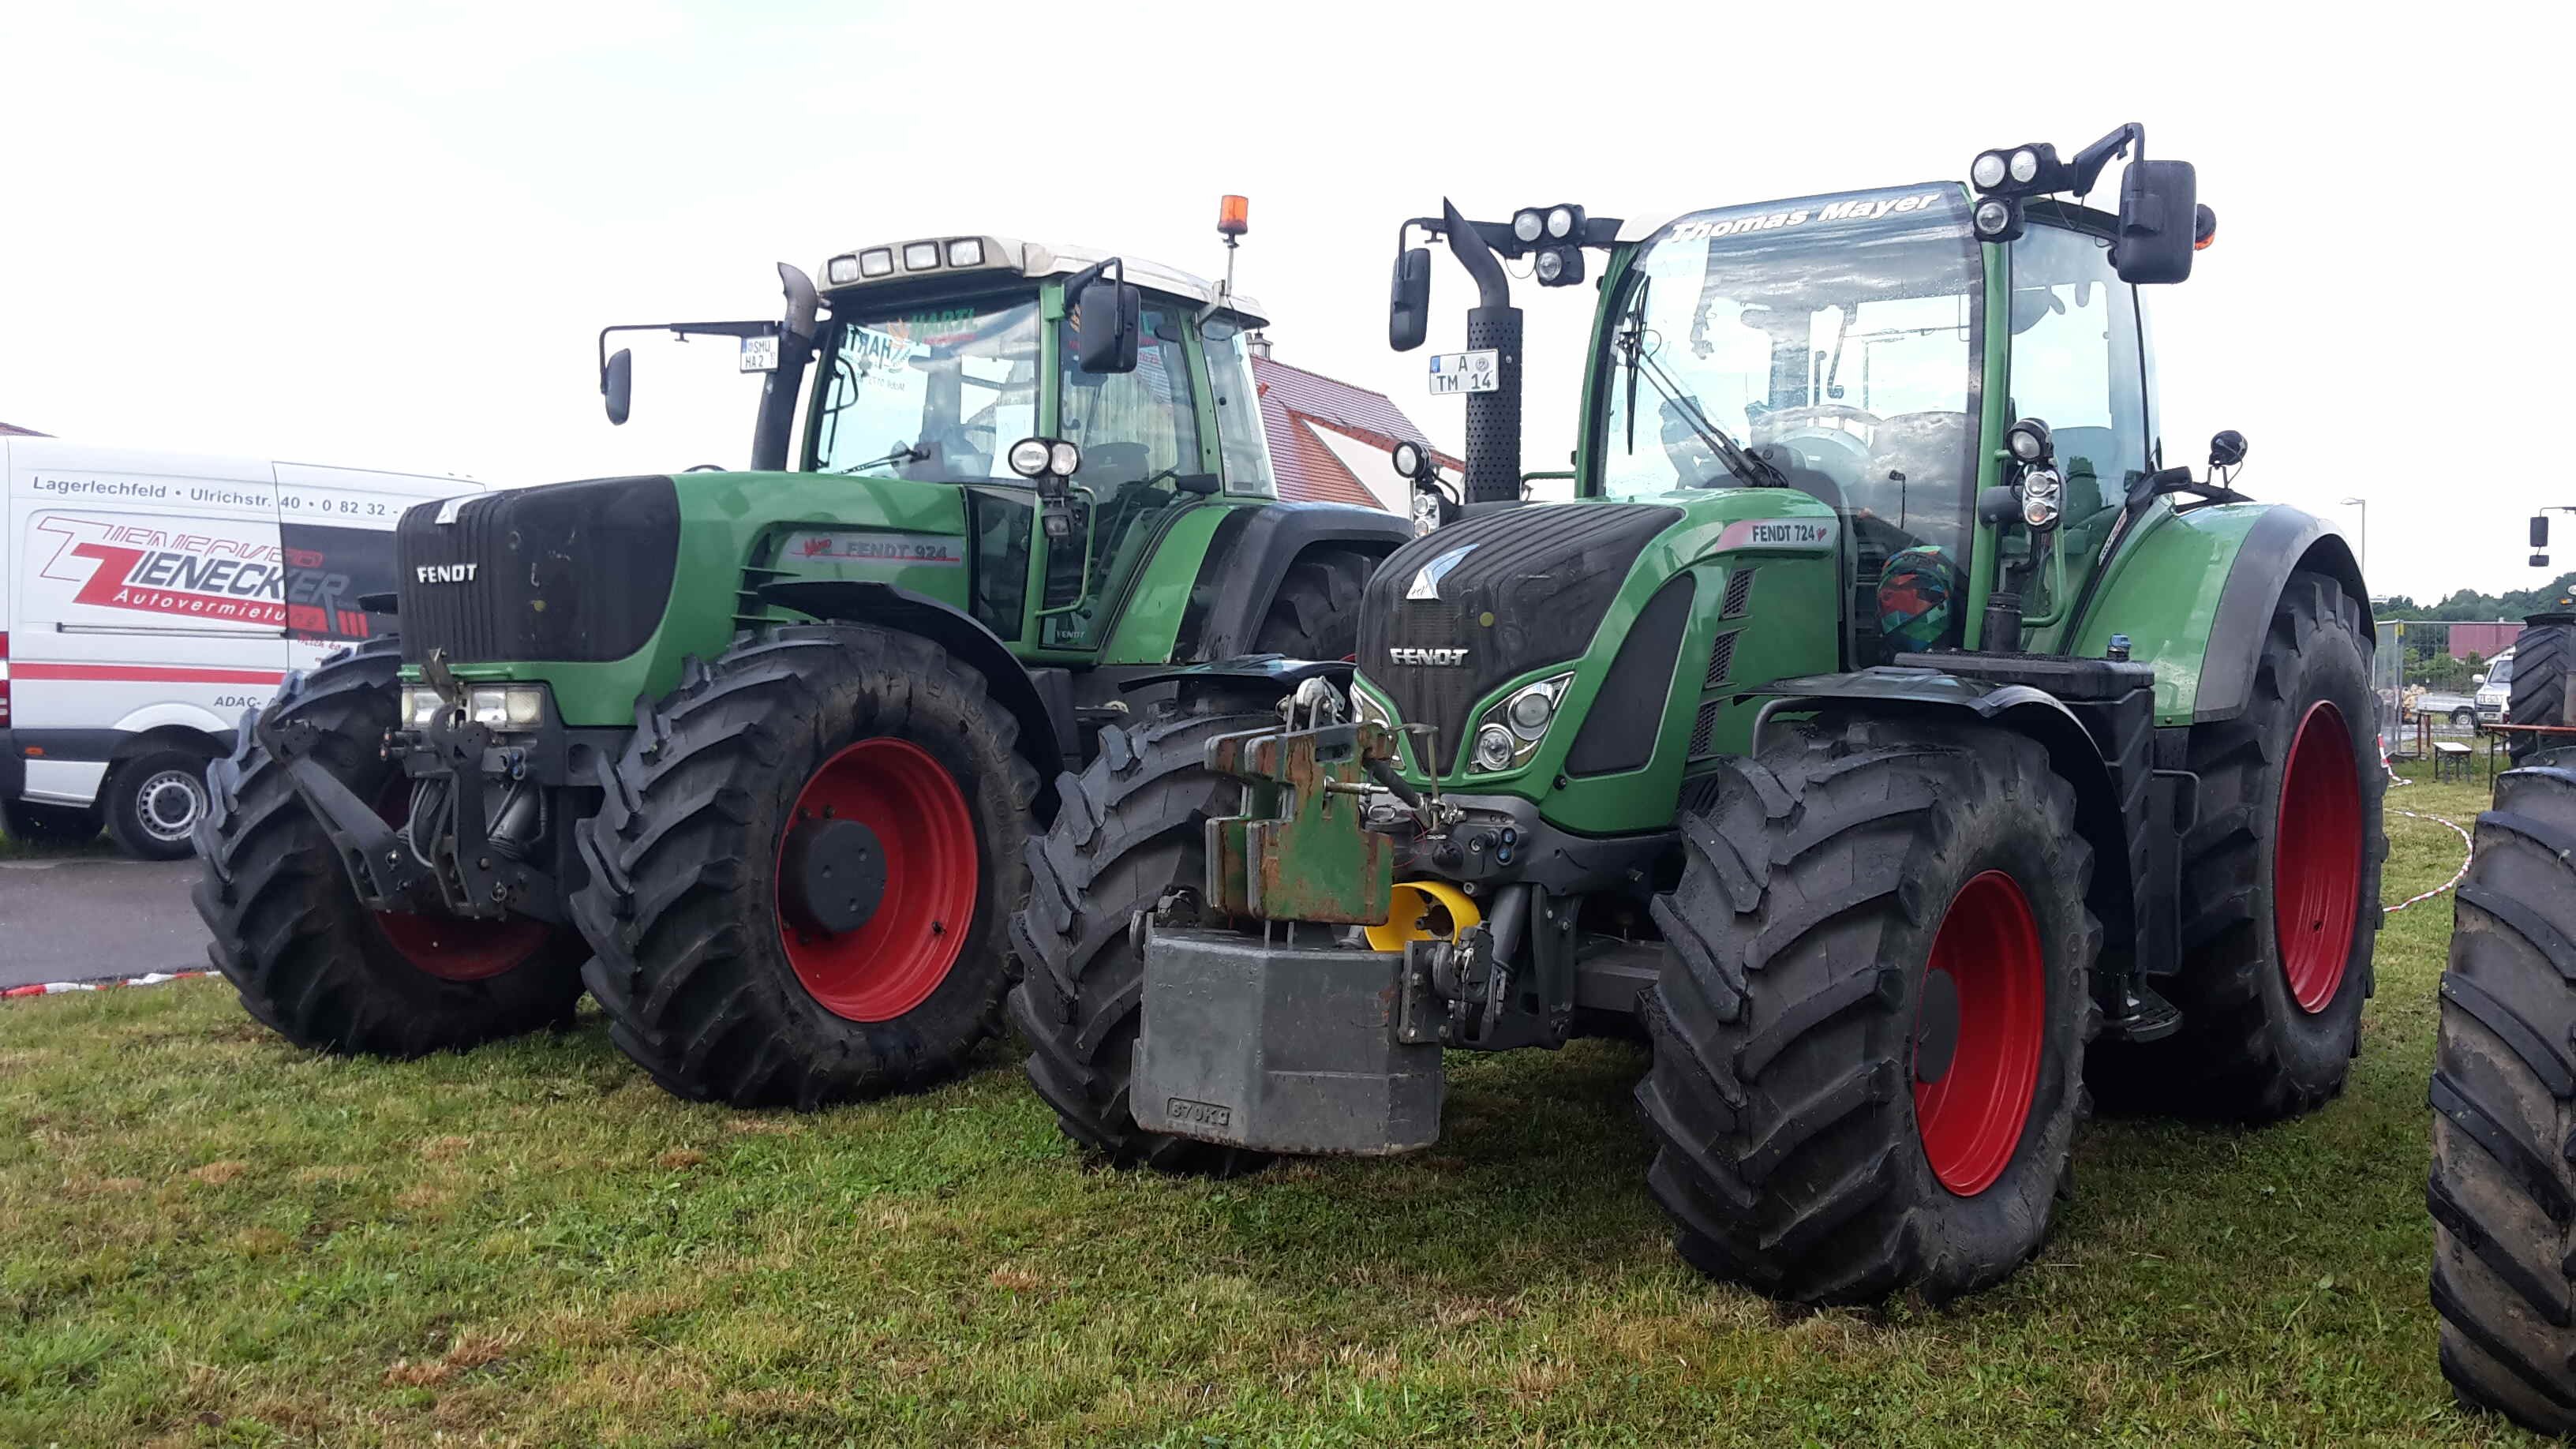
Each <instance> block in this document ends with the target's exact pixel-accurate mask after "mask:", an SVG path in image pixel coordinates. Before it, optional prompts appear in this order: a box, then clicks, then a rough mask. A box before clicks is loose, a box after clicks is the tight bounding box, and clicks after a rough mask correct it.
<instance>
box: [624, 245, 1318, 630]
mask: <svg viewBox="0 0 2576 1449" xmlns="http://www.w3.org/2000/svg"><path fill="white" fill-rule="evenodd" d="M781 273H782V277H784V278H785V280H786V282H787V293H788V299H789V305H788V316H787V319H786V320H785V321H784V322H783V323H729V324H680V325H677V326H673V327H671V328H670V329H668V330H670V331H673V332H677V333H699V332H715V333H721V334H727V335H737V336H742V337H743V338H744V339H745V340H744V344H743V358H744V361H743V367H744V369H745V370H747V371H754V370H757V371H765V372H768V373H769V374H770V382H769V385H768V388H767V389H766V391H765V394H764V397H763V401H762V409H761V420H760V423H759V426H758V428H757V430H756V432H755V437H754V445H753V450H754V454H755V458H754V462H753V466H754V468H755V469H760V470H788V469H793V470H795V471H799V472H804V473H812V474H821V475H828V476H839V477H849V478H866V479H873V480H886V481H890V482H895V483H910V484H922V485H931V486H934V487H936V488H937V489H939V490H940V491H941V492H943V493H944V492H946V491H949V490H956V491H958V492H962V494H963V495H964V500H965V508H966V512H967V518H966V534H965V537H964V538H963V539H962V540H961V539H957V538H954V537H947V536H941V537H936V538H926V539H923V540H917V541H915V542H914V543H911V544H908V543H907V542H906V541H905V540H902V539H900V538H870V539H867V540H864V541H863V542H864V546H865V547H867V548H869V549H874V550H882V549H888V548H893V549H902V548H905V547H914V546H917V547H918V548H919V549H921V550H923V551H924V552H922V553H921V555H920V557H919V561H920V562H922V563H925V564H932V565H937V566H941V567H945V568H951V569H953V568H956V567H957V566H958V565H961V564H962V565H964V566H965V570H966V573H967V574H968V575H969V577H970V578H971V586H970V589H969V594H970V608H971V612H972V614H973V616H974V617H975V618H976V619H977V621H978V622H980V623H982V624H983V625H984V626H985V627H987V628H988V629H990V630H992V632H993V633H994V635H995V636H996V637H998V638H999V639H1001V640H1002V641H1004V642H1005V643H1008V644H1011V645H1013V646H1015V647H1018V648H1021V649H1024V650H1026V651H1027V652H1029V653H1031V654H1038V655H1064V656H1069V655H1091V654H1094V653H1096V652H1097V651H1098V650H1099V649H1100V648H1101V647H1102V646H1103V645H1104V643H1106V642H1107V641H1106V635H1107V632H1108V625H1109V623H1110V621H1111V620H1112V619H1113V618H1114V617H1115V615H1116V612H1117V604H1118V601H1119V599H1120V598H1121V597H1122V596H1123V594H1124V593H1125V591H1126V590H1127V588H1128V587H1129V585H1130V584H1131V583H1132V582H1133V580H1134V578H1135V576H1136V573H1137V570H1138V569H1139V567H1140V566H1141V564H1142V563H1143V561H1144V559H1145V558H1146V557H1147V556H1148V555H1149V554H1150V553H1151V551H1152V549H1153V546H1154V544H1155V542H1156V541H1157V540H1158V539H1159V538H1160V537H1161V536H1162V534H1163V532H1164V530H1165V528H1166V527H1167V526H1168V525H1169V524H1170V522H1171V521H1172V520H1173V519H1174V517H1175V516H1176V515H1178V514H1179V513H1182V512H1184V511H1187V510H1189V509H1191V508H1194V507H1196V506H1199V505H1200V504H1202V503H1205V502H1206V501H1208V500H1210V499H1212V498H1224V499H1231V500H1240V501H1257V500H1267V499H1271V498H1274V497H1276V495H1277V487H1276V484H1275V482H1274V480H1273V476H1272V473H1271V467H1270V454H1269V446H1268V443H1267V442H1266V440H1265V437H1264V434H1263V432H1262V427H1261V414H1260V403H1259V400H1258V397H1257V395H1256V394H1255V391H1254V386H1253V381H1252V365H1251V342H1252V340H1253V339H1254V338H1255V336H1256V335H1257V333H1258V330H1259V329H1260V328H1261V327H1262V326H1263V325H1264V324H1265V318H1264V317H1263V316H1262V315H1261V312H1260V304H1259V303H1257V302H1254V301H1252V300H1251V299H1249V298H1245V297H1240V296H1237V295H1235V294H1234V292H1233V290H1232V287H1231V285H1230V283H1214V282H1209V281H1206V280H1204V279H1202V278H1199V277H1196V276H1193V275H1191V274H1189V273H1187V272H1184V271H1180V270H1178V269H1175V268H1169V267H1163V266H1159V265H1156V264H1154V263H1151V262H1146V261H1129V260H1126V259H1123V258H1120V257H1117V256H1110V255H1104V254H1100V253H1095V252H1091V251H1087V250H1084V249H1081V248H1075V247H1057V246H1049V245H1045V244H1042V243H1037V242H1029V241H1022V240H1018V239H1015V238H1010V237H1001V236H991V235H975V236H945V237H929V238H920V239H915V240H910V241H902V242H893V243H888V244H885V245H881V246H867V247H860V248H856V249H854V250H851V251H848V252H844V253H841V254H840V255H837V256H834V257H832V258H830V259H829V260H828V261H826V262H825V263H824V266H823V276H824V279H825V282H824V286H823V287H822V288H821V289H820V290H819V292H816V291H814V290H813V289H812V288H811V284H810V283H809V282H807V281H806V279H805V277H804V274H803V273H801V272H795V270H794V269H793V268H782V269H781ZM789 273H794V275H792V276H790V275H788V274H789ZM1086 319H1087V320H1088V322H1089V325H1088V326H1086V325H1085V324H1086ZM609 330H610V331H618V330H623V329H617V328H612V329H609ZM650 330H659V329H650ZM788 335H796V336H800V337H801V338H802V339H804V342H805V345H804V346H802V347H796V346H784V347H782V346H781V343H780V339H781V338H782V337H784V336H788ZM606 336H607V334H606V333H603V334H602V339H603V348H604V346H605V338H606ZM809 359H810V360H811V361H812V362H813V363H818V364H819V365H817V366H813V368H812V376H811V377H810V378H801V376H800V374H801V372H802V370H803V369H804V368H805V367H806V366H807V365H808V360H809ZM631 368H632V362H631V360H630V358H629V355H628V354H627V353H626V352H624V351H620V352H618V353H616V354H614V355H613V356H607V357H605V358H604V359H603V362H602V378H603V383H602V386H603V391H604V392H606V393H607V394H608V396H609V398H610V416H611V418H612V420H618V421H622V420H623V416H624V411H625V409H624V407H623V406H622V403H623V400H624V397H625V395H626V389H627V387H628V386H629V384H628V382H627V381H626V379H627V376H628V375H629V373H630V371H631ZM800 404H801V407H800ZM791 419H792V420H793V422H794V423H795V424H797V425H798V426H794V427H791V426H790V420H791ZM791 439H792V441H791ZM1027 443H1035V444H1037V445H1038V446H1037V447H1036V448H1034V449H1031V450H1020V451H1017V452H1015V445H1019V444H1027Z"/></svg>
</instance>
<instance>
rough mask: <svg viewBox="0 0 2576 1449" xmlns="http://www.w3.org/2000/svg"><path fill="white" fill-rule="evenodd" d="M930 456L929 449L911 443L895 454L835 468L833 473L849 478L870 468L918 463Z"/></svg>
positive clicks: (897, 450)
mask: <svg viewBox="0 0 2576 1449" xmlns="http://www.w3.org/2000/svg"><path fill="white" fill-rule="evenodd" d="M929 456H930V450H929V449H928V448H917V447H914V446H913V445H912V444H910V443H906V444H904V445H903V446H902V447H900V448H897V449H895V450H894V451H893V452H891V453H888V454H886V455H885V456H884V457H882V458H870V459H869V460H867V461H866V462H864V463H852V464H851V465H850V466H848V467H846V468H835V469H833V470H832V471H833V472H835V473H838V474H841V475H844V476H847V475H849V474H851V473H859V472H864V471H866V470H867V469H870V468H882V467H884V466H885V465H886V464H888V463H894V464H903V463H918V462H920V461H922V460H923V459H925V458H927V457H929Z"/></svg>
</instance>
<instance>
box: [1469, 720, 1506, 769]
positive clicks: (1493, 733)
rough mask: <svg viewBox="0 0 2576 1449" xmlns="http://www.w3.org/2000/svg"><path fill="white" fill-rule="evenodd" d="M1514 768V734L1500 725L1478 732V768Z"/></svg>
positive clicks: (1491, 725)
mask: <svg viewBox="0 0 2576 1449" xmlns="http://www.w3.org/2000/svg"><path fill="white" fill-rule="evenodd" d="M1511 767H1512V732H1511V731H1510V730H1507V729H1505V728H1503V727H1502V726H1501V725H1498V724H1489V725H1487V726H1485V727H1484V728H1483V729H1480V730H1478V731H1476V768H1477V769H1480V770H1508V769H1510V768H1511Z"/></svg>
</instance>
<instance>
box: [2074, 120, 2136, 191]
mask: <svg viewBox="0 0 2576 1449" xmlns="http://www.w3.org/2000/svg"><path fill="white" fill-rule="evenodd" d="M2132 144H2135V145H2136V146H2137V148H2138V155H2137V159H2138V160H2141V161H2143V160H2145V159H2146V157H2147V128H2146V127H2144V126H2141V125H2139V124H2138V123H2137V122H2135V121H2130V122H2127V123H2126V124H2124V125H2122V126H2121V127H2120V128H2119V129H2118V130H2116V131H2113V132H2112V133H2111V134H2109V135H2107V136H2105V137H2103V138H2102V139H2101V140H2099V141H2096V142H2094V143H2093V144H2092V145H2090V146H2087V147H2085V148H2084V149H2083V150H2081V151H2078V152H2076V153H2075V161H2074V164H2073V165H2072V166H2071V167H2070V168H2068V169H2069V170H2070V171H2072V172H2073V181H2074V185H2073V186H2072V187H2070V188H2069V189H2070V190H2072V191H2074V192H2075V194H2076V195H2078V196H2081V195H2083V194H2085V193H2086V192H2089V191H2091V190H2092V189H2093V183H2094V182H2096V181H2098V180H2100V179H2101V177H2102V168H2103V167H2105V166H2108V165H2110V164H2111V158H2112V157H2114V156H2119V155H2121V154H2123V153H2125V152H2126V151H2127V150H2128V149H2129V147H2130V146H2131V145H2132Z"/></svg>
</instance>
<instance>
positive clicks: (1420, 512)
mask: <svg viewBox="0 0 2576 1449" xmlns="http://www.w3.org/2000/svg"><path fill="white" fill-rule="evenodd" d="M1439 526H1440V500H1439V499H1438V498H1436V497H1434V496H1433V495H1431V494H1429V493H1416V494H1414V495H1413V536H1414V537H1415V538H1420V537H1421V536H1422V535H1424V534H1426V533H1429V532H1430V531H1431V530H1433V529H1435V528H1438V527H1439Z"/></svg>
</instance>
